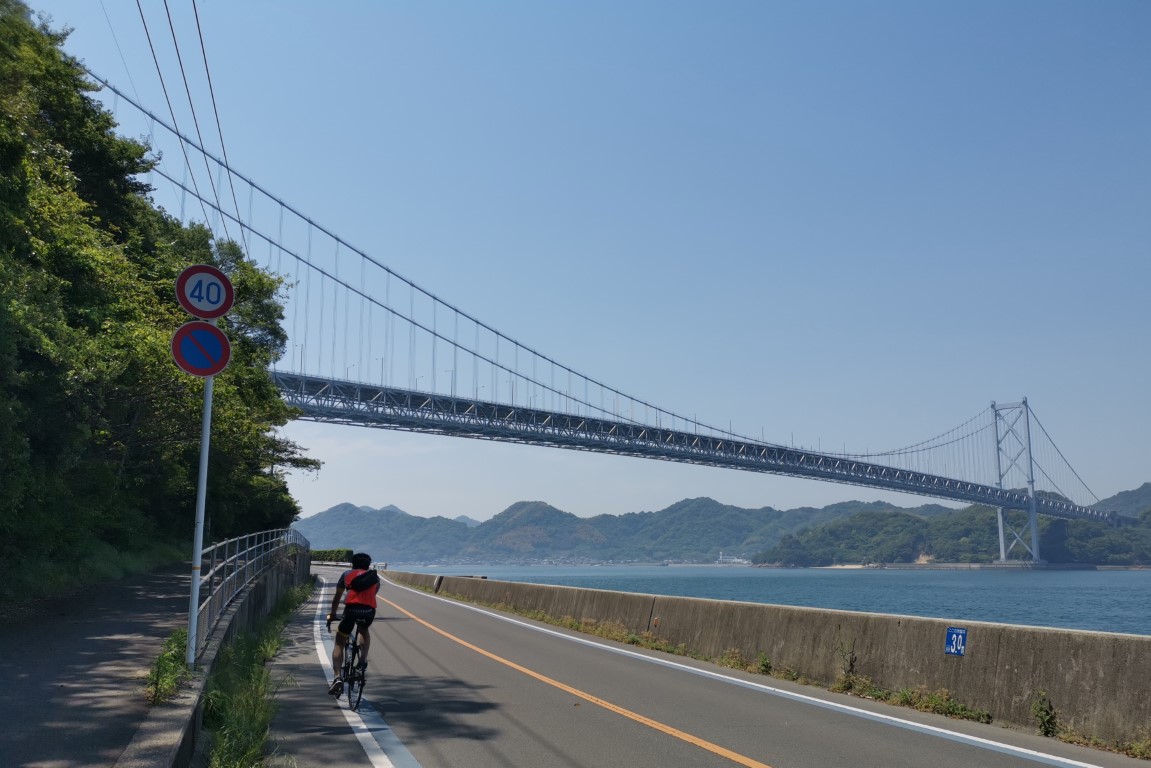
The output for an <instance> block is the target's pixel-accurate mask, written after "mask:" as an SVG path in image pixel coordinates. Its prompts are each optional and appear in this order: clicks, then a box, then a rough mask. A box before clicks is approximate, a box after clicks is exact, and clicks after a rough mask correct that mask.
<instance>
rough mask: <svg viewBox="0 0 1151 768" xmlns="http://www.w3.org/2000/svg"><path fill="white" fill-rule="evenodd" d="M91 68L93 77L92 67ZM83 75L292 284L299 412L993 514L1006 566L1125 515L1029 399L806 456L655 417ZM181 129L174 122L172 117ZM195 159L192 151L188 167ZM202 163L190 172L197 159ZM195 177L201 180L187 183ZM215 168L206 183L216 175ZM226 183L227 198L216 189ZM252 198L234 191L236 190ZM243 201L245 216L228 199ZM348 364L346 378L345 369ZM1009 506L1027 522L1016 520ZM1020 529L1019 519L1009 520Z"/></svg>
mask: <svg viewBox="0 0 1151 768" xmlns="http://www.w3.org/2000/svg"><path fill="white" fill-rule="evenodd" d="M90 74H91V73H90ZM92 77H93V78H94V79H95V80H96V81H97V82H99V83H100V84H101V85H103V86H104V87H105V88H106V89H108V91H109V92H111V93H112V94H113V95H114V97H115V99H116V101H117V103H119V102H120V101H123V102H126V103H128V104H129V105H131V106H132V107H133V108H135V109H136V110H138V111H139V113H140V114H141V115H143V116H144V117H145V118H146V120H147V126H148V127H147V132H148V135H149V140H150V141H151V143H152V147H153V150H154V151H160V150H162V149H163V148H164V147H165V146H168V147H174V148H175V149H176V150H178V151H172V152H170V153H169V154H168V156H169V157H183V158H184V159H185V164H184V166H183V168H182V170H181V169H169V168H164V167H162V166H158V167H157V168H155V169H154V170H153V171H151V172H150V173H152V174H155V176H156V178H154V179H153V187H155V188H157V189H159V188H160V187H163V186H165V185H166V186H167V187H168V188H169V189H168V190H165V192H166V193H169V194H170V195H171V196H172V198H173V199H174V200H178V201H179V203H178V205H176V206H174V207H175V208H178V210H179V214H180V217H181V218H186V216H187V210H188V208H189V207H191V208H192V210H193V211H198V212H202V213H203V214H204V215H205V217H206V218H207V219H208V220H207V221H205V222H203V223H204V224H205V225H206V226H208V227H209V228H210V229H211V230H212V232H213V233H214V234H215V235H216V236H217V237H220V238H227V239H231V240H235V241H236V242H238V243H239V244H240V245H241V246H242V247H243V248H244V251H245V253H246V255H247V257H248V258H249V259H251V260H253V261H254V262H256V263H257V264H258V265H259V266H260V267H262V268H265V269H267V270H269V271H271V272H274V273H276V274H278V275H281V276H283V277H284V278H285V280H286V282H287V284H288V286H289V288H290V290H289V291H288V294H287V297H286V302H285V308H284V309H285V313H284V328H285V330H286V331H287V333H288V335H289V341H288V343H287V345H286V347H285V349H284V350H283V355H282V357H281V358H280V359H279V360H278V361H277V362H276V363H275V364H274V365H273V367H272V369H271V371H270V375H271V377H272V379H273V381H274V382H275V384H276V386H277V387H278V388H279V390H280V392H281V393H282V395H283V397H284V398H285V400H286V401H287V402H288V403H290V404H291V405H293V406H295V407H296V408H298V409H299V411H300V413H301V418H303V419H311V420H315V421H324V422H332V423H339V424H348V425H356V426H362V427H376V428H383V429H393V430H406V431H412V432H425V433H432V434H439V435H447V436H453V437H466V438H473V439H483V440H494V441H505V442H515V443H523V444H531V445H539V446H546V447H551V448H565V449H574V450H583V451H595V452H600V453H609V454H616V455H621V456H634V457H643V458H649V459H659V460H664V461H674V462H685V463H691V464H701V465H707V466H714V467H723V468H728V469H736V470H743V471H751V472H765V473H771V474H778V475H789V476H794V477H802V478H808V479H812V480H820V481H825V482H835V483H846V484H851V485H858V486H864V487H870V488H882V489H886V490H890V491H899V492H903V493H911V494H916V495H920V496H927V497H934V498H940V499H946V500H951V501H957V502H965V503H973V504H985V505H989V506H992V507H996V508H998V510H999V518H998V519H999V540H1000V560H1003V561H1006V560H1008V558H1009V556H1010V555H1011V554H1012V553H1013V552H1015V548H1016V547H1017V546H1018V547H1019V548H1020V550H1019V555H1020V556H1022V553H1023V552H1024V551H1025V552H1026V553H1027V556H1028V557H1029V558H1030V559H1031V560H1033V561H1040V560H1041V558H1040V553H1039V540H1038V525H1037V516H1038V515H1047V516H1051V517H1057V518H1065V519H1084V520H1097V521H1106V522H1109V523H1112V524H1118V523H1119V522H1121V518H1120V517H1119V516H1118V515H1116V514H1115V513H1114V512H1110V511H1107V510H1102V509H1098V508H1097V506H1096V505H1097V504H1098V502H1099V499H1098V498H1097V497H1096V496H1095V494H1093V493H1092V492H1091V491H1090V489H1089V488H1088V487H1087V485H1086V483H1085V482H1083V480H1082V479H1081V478H1080V477H1079V475H1078V473H1077V472H1076V471H1075V470H1074V468H1072V466H1071V465H1070V463H1069V462H1068V461H1067V460H1066V459H1065V458H1064V456H1063V453H1062V452H1061V451H1060V450H1059V448H1058V447H1057V446H1056V444H1055V442H1054V440H1053V439H1052V438H1051V436H1050V435H1049V434H1048V433H1047V431H1046V429H1045V428H1044V427H1043V426H1042V423H1041V422H1040V421H1039V420H1038V418H1037V416H1036V415H1035V413H1034V411H1033V409H1032V408H1031V406H1030V404H1029V403H1028V402H1027V399H1026V398H1023V399H1021V400H1019V401H1017V402H1011V403H1006V404H999V403H994V402H993V403H991V404H990V405H989V406H988V407H986V408H984V409H983V410H981V411H980V412H979V413H978V414H976V415H975V416H973V417H972V418H971V419H969V420H968V421H966V422H964V423H963V424H961V425H959V426H957V427H954V428H953V429H950V430H947V431H946V432H943V433H941V434H939V435H937V436H935V437H933V438H930V439H927V440H924V441H921V442H918V443H915V444H912V445H908V446H904V447H900V448H895V449H891V450H885V451H881V452H874V453H872V452H868V453H857V454H852V453H846V452H844V453H831V452H822V451H811V450H807V449H802V448H796V447H794V446H786V445H781V444H777V443H772V442H768V441H766V440H763V439H759V440H756V439H753V438H749V437H747V436H744V435H741V434H739V433H737V432H735V431H733V430H732V429H731V428H729V429H727V430H724V429H720V428H716V427H713V426H709V425H707V424H704V423H701V422H699V421H697V420H696V419H695V417H694V416H692V417H687V416H685V415H682V414H678V413H675V412H672V411H670V410H667V409H664V408H661V407H658V406H656V405H654V404H653V403H650V402H648V401H647V400H645V399H643V398H641V397H636V396H633V395H630V394H627V393H624V392H622V391H620V390H619V389H617V388H614V387H612V386H610V385H608V384H606V383H604V382H603V381H600V380H599V379H596V378H592V377H591V376H588V375H586V374H583V373H581V372H579V371H576V370H574V369H573V368H571V367H569V366H566V365H564V364H562V363H560V362H559V361H557V360H555V359H553V358H551V357H549V356H548V355H546V354H544V353H543V352H540V351H538V350H536V349H533V348H531V347H528V346H526V345H524V344H521V343H520V342H518V341H516V340H515V339H514V338H512V337H511V336H508V335H506V334H504V333H502V332H501V331H499V330H497V329H495V328H494V327H492V326H491V325H488V324H487V323H485V322H483V321H482V320H480V319H479V318H477V317H474V316H473V315H471V314H469V313H467V312H465V311H464V310H463V309H461V308H459V307H456V306H454V305H452V304H449V303H447V302H445V301H443V300H441V299H440V298H438V297H437V296H436V295H435V294H434V293H432V292H431V291H429V290H427V289H425V288H423V287H421V286H419V285H417V284H416V283H414V282H413V281H411V280H409V279H407V278H405V277H403V276H401V275H399V274H397V273H396V272H395V271H393V270H392V269H391V268H389V267H388V266H386V265H385V264H383V263H382V262H380V261H379V260H377V259H376V258H373V257H372V256H371V255H369V254H367V253H365V252H364V251H362V250H360V249H358V248H356V247H355V246H353V245H351V244H349V243H348V242H346V241H345V240H343V239H342V238H340V237H339V236H338V235H337V234H336V233H334V232H333V231H331V230H330V229H327V228H325V227H324V226H323V225H321V224H319V223H317V222H314V221H313V220H311V219H310V218H308V217H307V216H306V215H304V214H303V213H302V212H300V211H298V210H297V209H295V208H293V207H292V206H291V205H289V204H288V203H286V202H284V201H283V200H281V199H279V198H277V197H276V196H275V195H273V194H272V193H270V192H269V191H267V190H265V189H264V188H263V187H261V186H260V185H259V184H257V183H256V182H255V181H253V180H252V179H249V178H247V177H245V176H243V175H242V174H240V173H238V172H236V171H235V170H234V169H233V168H232V167H230V165H229V164H228V162H227V161H226V159H221V158H219V157H217V156H216V155H215V154H214V153H212V152H211V151H209V150H208V149H206V148H205V147H204V146H203V144H202V143H201V142H199V141H196V140H194V139H191V138H189V137H187V136H185V135H183V134H182V133H181V132H180V131H179V130H178V128H177V127H176V126H175V125H173V124H170V123H169V122H167V121H166V120H164V119H163V118H161V117H158V116H157V115H155V114H153V113H151V112H149V111H148V110H147V109H146V108H145V107H143V106H142V105H140V104H138V103H136V102H135V101H133V100H132V99H131V98H129V97H128V96H127V95H126V94H124V93H123V92H121V91H120V90H118V89H117V88H116V87H115V86H114V85H112V84H111V83H109V82H107V81H105V80H103V79H102V78H100V77H98V76H96V75H94V74H93V75H92ZM172 122H173V123H174V122H175V121H174V119H173V121H172ZM191 157H196V160H195V161H193V160H192V159H190V158H191ZM201 161H202V162H201ZM202 168H206V169H207V176H208V180H207V182H206V183H200V184H197V183H196V182H195V178H196V175H197V172H198V171H201V170H202ZM213 169H214V170H215V173H214V174H213V173H212V170H213ZM225 182H226V184H227V190H228V191H229V192H230V195H228V194H225ZM244 193H246V194H244ZM244 199H246V203H247V205H246V210H243V206H242V205H241V203H240V200H244ZM353 372H354V373H353ZM1004 510H1019V511H1022V512H1023V513H1025V514H1024V515H1022V516H1019V515H1016V516H1015V517H1014V518H1012V517H1010V516H1006V515H1005V514H1004ZM1019 519H1022V522H1021V523H1020V522H1018V521H1019Z"/></svg>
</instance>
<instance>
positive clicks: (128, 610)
mask: <svg viewBox="0 0 1151 768" xmlns="http://www.w3.org/2000/svg"><path fill="white" fill-rule="evenodd" d="M190 574H191V567H190V565H189V564H186V563H185V564H179V565H174V566H172V567H170V568H165V569H162V570H159V571H156V572H153V573H149V574H143V575H140V576H135V577H132V578H130V579H125V580H123V581H118V582H113V583H109V584H103V585H100V586H97V587H94V588H93V589H90V590H87V591H84V592H81V593H79V594H77V595H74V596H72V597H69V598H64V599H60V600H58V601H55V602H51V603H37V604H34V605H28V606H26V607H25V608H22V609H20V610H19V611H18V612H16V613H14V614H9V615H5V616H4V617H3V623H2V624H0V768H16V766H20V768H107V767H109V766H114V765H115V764H116V761H117V759H119V757H120V755H121V754H122V753H123V751H124V748H125V747H126V746H127V745H128V743H129V742H130V741H131V740H132V737H133V735H135V733H136V729H137V728H138V727H139V725H140V722H141V721H142V720H143V719H144V717H145V715H147V713H148V704H147V702H146V701H145V698H144V686H145V683H146V682H147V681H146V678H147V675H148V670H149V669H150V668H151V666H152V663H153V662H154V661H155V660H156V657H157V656H158V655H159V654H160V649H161V648H162V647H163V644H164V640H166V639H167V638H168V636H169V635H170V634H171V633H172V631H173V630H175V629H178V628H180V627H187V625H188V585H189V583H190Z"/></svg>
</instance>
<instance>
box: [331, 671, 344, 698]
mask: <svg viewBox="0 0 1151 768" xmlns="http://www.w3.org/2000/svg"><path fill="white" fill-rule="evenodd" d="M343 692H344V680H343V678H341V677H339V676H338V675H337V676H336V679H335V680H333V681H332V684H331V686H329V688H328V693H330V694H331V695H333V696H339V695H340V694H341V693H343Z"/></svg>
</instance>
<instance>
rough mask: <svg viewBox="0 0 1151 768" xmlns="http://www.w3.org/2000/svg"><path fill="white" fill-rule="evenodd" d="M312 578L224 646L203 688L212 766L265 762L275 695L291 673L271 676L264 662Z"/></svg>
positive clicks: (276, 647) (305, 596)
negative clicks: (286, 675) (277, 676)
mask: <svg viewBox="0 0 1151 768" xmlns="http://www.w3.org/2000/svg"><path fill="white" fill-rule="evenodd" d="M312 589H313V585H312V584H311V582H308V583H305V584H301V585H300V586H298V587H295V588H294V589H292V590H289V592H288V593H287V594H286V595H285V596H284V597H283V598H281V599H280V601H279V602H278V603H277V604H276V606H275V608H273V610H272V612H271V613H270V614H269V615H268V616H267V617H266V618H265V619H264V621H263V623H262V624H261V625H260V626H258V627H257V628H255V630H253V631H252V632H248V633H245V634H243V635H241V636H239V637H237V638H236V639H235V640H234V641H232V643H230V644H229V645H227V646H226V647H224V648H223V649H221V651H220V657H219V658H218V659H217V662H216V666H215V668H214V670H213V673H212V676H211V678H209V680H208V685H207V691H206V694H205V707H204V727H205V728H206V729H208V731H209V732H210V734H211V740H212V754H211V758H210V762H209V766H210V768H248V766H255V765H263V764H264V752H265V746H266V743H267V740H268V734H269V733H270V731H271V725H272V717H273V716H274V715H275V713H276V706H275V696H276V694H277V692H278V691H279V690H280V687H281V686H282V685H285V684H287V683H289V682H290V680H288V679H287V678H281V679H279V680H273V679H272V676H271V673H270V672H269V671H268V668H267V666H266V664H267V662H268V661H270V660H271V659H272V657H273V656H275V654H276V653H277V652H279V649H280V647H281V635H282V633H283V629H284V626H285V624H286V623H287V620H288V617H289V616H291V614H292V612H293V611H295V610H296V609H297V608H298V607H299V606H300V605H302V604H303V603H305V602H306V601H307V600H308V599H309V597H310V596H311V594H312Z"/></svg>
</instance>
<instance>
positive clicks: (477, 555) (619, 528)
mask: <svg viewBox="0 0 1151 768" xmlns="http://www.w3.org/2000/svg"><path fill="white" fill-rule="evenodd" d="M949 511H950V510H948V508H946V507H942V506H939V505H936V504H929V505H924V506H922V507H915V508H911V509H901V508H897V507H894V506H892V505H890V504H887V503H884V502H845V503H842V504H834V505H831V506H828V507H823V508H814V507H803V508H799V509H793V510H787V511H783V510H777V509H773V508H771V507H763V508H760V509H744V508H741V507H734V506H730V505H727V504H720V503H719V502H717V501H715V500H713V499H708V498H699V499H684V500H683V501H679V502H676V503H675V504H672V505H671V506H669V507H667V508H666V509H663V510H660V511H657V512H631V513H627V514H623V515H597V516H595V517H591V518H581V517H577V516H575V515H573V514H571V513H568V512H564V511H562V510H559V509H556V508H555V507H553V506H551V505H549V504H546V503H544V502H542V501H521V502H517V503H515V504H513V505H512V506H510V507H508V508H507V509H506V510H504V511H503V512H500V513H499V514H498V515H496V516H495V517H493V518H491V519H490V520H487V521H485V522H482V523H478V524H468V523H467V522H465V521H462V520H461V519H459V518H457V519H456V520H449V519H447V518H444V517H434V518H423V517H416V516H413V515H409V514H407V513H406V512H404V511H403V510H401V509H399V508H397V507H394V506H387V507H383V508H381V509H371V508H370V507H358V506H355V505H353V504H339V505H337V506H335V507H332V508H331V509H328V510H326V511H324V512H321V513H319V514H317V515H314V516H312V517H309V518H305V519H303V520H300V521H299V522H297V523H296V524H295V527H296V528H297V529H298V530H299V531H300V532H301V533H303V534H304V535H305V536H307V537H308V539H309V540H310V541H311V542H312V545H313V546H314V547H316V548H319V549H328V548H346V547H351V548H353V549H360V550H364V551H367V552H369V553H370V554H371V555H372V556H373V558H375V559H378V560H385V561H388V562H427V563H446V562H459V563H463V562H484V563H512V562H539V561H544V560H551V561H563V562H660V561H664V560H668V561H676V562H697V563H707V562H715V561H716V559H717V558H718V557H719V554H720V553H721V552H723V553H725V554H727V555H736V556H743V557H747V558H751V557H752V556H753V555H755V553H757V552H762V551H764V550H766V549H769V548H771V547H774V546H775V545H776V544H778V543H779V542H780V540H781V539H782V538H783V537H784V536H787V535H788V534H794V533H796V532H798V531H802V530H804V529H807V528H810V527H811V526H813V525H819V524H822V523H827V522H831V521H835V520H840V519H842V518H849V517H852V516H854V515H858V514H861V513H884V512H900V513H903V514H907V515H910V516H913V517H915V518H916V519H927V518H932V517H938V516H940V515H942V514H945V513H947V512H949ZM473 522H474V521H473Z"/></svg>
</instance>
